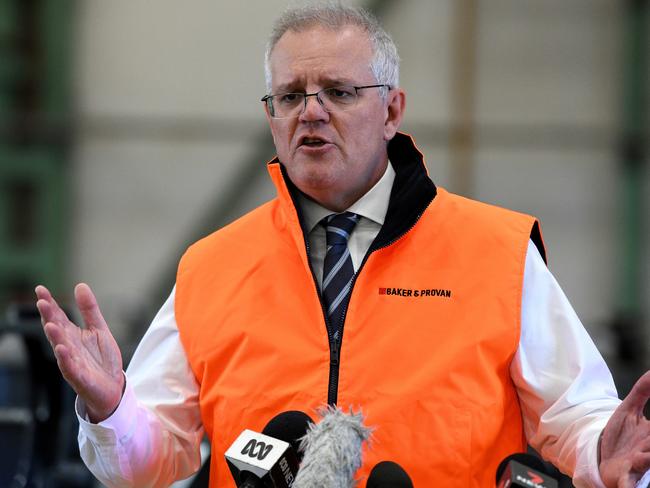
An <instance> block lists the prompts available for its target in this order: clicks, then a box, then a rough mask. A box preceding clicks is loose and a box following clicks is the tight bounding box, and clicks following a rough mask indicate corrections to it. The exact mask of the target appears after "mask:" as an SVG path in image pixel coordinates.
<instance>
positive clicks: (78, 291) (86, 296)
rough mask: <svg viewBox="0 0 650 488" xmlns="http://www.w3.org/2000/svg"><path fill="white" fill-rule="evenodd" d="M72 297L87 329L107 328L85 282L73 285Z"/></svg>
mask: <svg viewBox="0 0 650 488" xmlns="http://www.w3.org/2000/svg"><path fill="white" fill-rule="evenodd" d="M74 298H75V300H76V302H77V307H79V312H81V317H82V318H83V320H84V324H85V325H86V328H87V329H97V330H108V325H106V321H105V320H104V317H103V316H102V313H101V312H100V310H99V305H97V299H96V298H95V295H94V294H93V292H92V290H91V289H90V287H89V286H88V285H87V284H86V283H79V284H78V285H77V286H75V288H74Z"/></svg>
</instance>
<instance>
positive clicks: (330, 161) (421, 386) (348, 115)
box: [36, 6, 650, 488]
mask: <svg viewBox="0 0 650 488" xmlns="http://www.w3.org/2000/svg"><path fill="white" fill-rule="evenodd" d="M266 69H267V70H266V75H267V90H268V93H269V95H267V96H265V97H264V98H263V101H264V108H265V111H266V117H267V120H268V122H269V125H270V128H271V132H272V134H273V139H274V142H275V146H276V149H277V155H278V158H277V159H276V160H274V161H272V162H271V163H270V164H269V172H270V174H271V177H272V179H273V181H274V183H275V184H276V186H277V189H278V198H277V199H275V200H273V201H271V202H269V203H267V204H266V205H263V206H262V207H260V208H258V209H256V210H254V211H253V212H251V213H250V214H248V215H246V216H244V217H243V218H241V219H239V220H237V221H236V222H234V223H233V224H231V225H229V226H227V227H225V228H224V229H221V230H220V231H218V232H216V233H214V234H212V235H211V236H209V237H207V238H206V239H203V240H202V241H199V242H198V243H197V244H195V245H194V246H192V247H191V248H190V249H189V250H188V252H187V253H186V254H185V256H184V257H183V259H182V261H181V263H180V265H179V271H178V276H177V282H176V287H175V289H174V291H173V292H172V295H171V296H170V298H169V300H168V301H167V302H166V303H165V305H163V308H162V309H161V311H160V312H159V314H158V315H157V316H156V318H155V319H154V322H153V323H152V325H151V327H150V329H149V331H148V332H147V333H146V335H145V337H144V338H143V340H142V342H141V344H140V346H139V348H138V350H137V351H136V353H135V355H134V357H133V359H132V362H131V364H130V366H129V369H128V371H127V373H126V375H124V374H123V373H122V360H121V355H120V352H119V349H118V347H117V345H116V343H115V341H114V340H113V338H112V336H111V334H110V332H109V330H108V327H107V326H106V324H105V322H104V320H103V318H102V316H101V313H100V311H99V308H98V306H97V303H96V301H95V298H94V296H93V294H92V292H91V291H90V289H89V287H88V286H87V285H84V284H81V285H78V286H77V287H76V289H75V297H76V300H77V304H78V306H79V309H80V311H81V315H82V317H83V320H84V322H85V324H86V326H87V328H86V329H85V330H81V329H79V328H77V327H76V326H75V325H74V324H72V323H71V322H70V321H69V320H68V319H67V317H66V316H65V315H64V313H63V312H62V311H61V309H60V308H59V307H58V306H57V305H56V302H55V301H54V299H53V298H52V297H51V295H50V294H49V292H48V291H47V290H46V289H45V288H44V287H41V286H39V287H37V289H36V293H37V296H38V302H37V305H38V308H39V310H40V313H41V316H42V319H43V323H44V330H45V333H46V335H47V337H48V339H49V340H50V342H51V343H52V346H53V348H54V352H55V354H56V357H57V361H58V363H59V366H60V368H61V371H62V373H63V375H64V376H65V378H66V379H67V380H68V382H69V383H70V384H71V385H72V387H73V388H74V389H75V391H76V392H77V393H78V395H79V401H78V404H77V410H78V413H79V415H80V436H79V439H80V447H81V453H82V456H83V458H84V460H85V462H86V463H87V464H88V466H89V467H90V468H91V470H92V471H93V472H94V473H95V475H96V476H97V477H98V478H99V479H100V480H102V481H103V482H104V483H105V484H106V485H108V486H137V487H143V486H166V485H168V484H169V483H170V482H171V481H173V480H175V479H179V478H183V477H186V476H188V475H190V474H191V473H192V472H193V471H195V470H196V469H197V468H198V466H199V455H198V445H199V442H200V440H201V437H202V435H203V432H204V429H205V431H206V432H207V433H208V435H209V437H210V439H211V442H212V450H213V456H212V466H211V486H213V487H222V486H232V481H231V480H230V479H229V474H228V472H227V469H225V463H224V461H223V453H224V451H225V450H226V448H227V447H228V445H229V444H230V443H231V442H232V441H233V440H234V438H235V437H236V436H237V435H238V434H239V433H240V432H241V430H242V429H243V428H252V429H257V430H260V429H261V428H262V427H263V425H264V424H265V423H266V422H267V421H268V420H269V419H270V418H271V417H272V416H274V415H275V414H277V413H279V412H282V411H286V410H302V411H305V412H307V413H313V410H314V409H315V408H316V407H318V406H319V405H322V404H324V403H326V402H328V403H336V404H338V405H340V406H342V407H344V408H346V407H348V406H355V407H361V409H362V410H363V411H364V413H365V414H366V416H367V422H368V424H370V425H372V426H373V427H374V428H375V431H374V440H373V442H372V444H371V446H370V448H369V449H368V450H367V451H366V452H365V458H364V460H365V464H364V467H363V468H362V470H361V472H360V474H359V476H360V477H361V478H363V477H364V476H366V475H367V473H368V471H369V469H370V468H372V466H373V465H374V464H376V463H377V462H378V461H380V460H382V459H390V460H393V461H396V462H398V463H399V464H401V465H402V466H403V467H404V468H405V469H406V471H407V472H408V473H409V475H410V476H411V477H412V478H413V480H414V483H415V485H416V486H459V487H460V486H462V487H466V486H477V487H488V486H493V483H494V472H495V469H496V465H497V464H498V462H499V461H500V460H501V459H502V458H503V457H505V456H506V455H507V454H510V453H512V452H515V451H521V450H522V449H523V448H524V445H525V440H524V436H525V437H526V438H527V439H528V441H529V442H530V443H531V444H532V445H533V446H534V447H536V448H537V449H538V450H539V451H540V452H541V453H542V454H543V455H544V456H545V457H546V458H547V459H549V460H550V461H552V462H553V463H555V464H556V465H557V466H559V467H560V468H561V469H562V470H564V471H565V472H567V473H569V474H570V475H572V476H574V481H575V483H576V484H577V485H578V486H603V484H604V486H607V487H610V488H613V487H631V486H634V484H635V483H636V482H637V481H638V480H639V479H640V478H641V476H642V475H643V473H644V472H645V471H646V470H647V469H648V468H649V467H650V436H649V433H650V427H649V425H648V424H649V423H648V422H647V421H646V420H645V419H644V418H643V415H642V409H643V406H644V404H645V401H646V400H647V398H648V397H649V396H650V375H649V374H646V375H645V376H643V377H642V378H641V379H640V380H639V382H638V383H637V385H635V388H634V389H633V391H632V392H631V394H630V395H629V396H628V398H627V399H626V400H625V401H623V402H622V403H621V402H620V401H619V400H618V399H617V398H616V392H615V389H614V386H613V383H612V379H611V375H610V374H609V371H608V370H607V367H606V366H605V364H604V362H603V360H602V358H601V357H600V355H599V354H598V352H597V351H596V349H595V347H594V345H593V343H592V342H591V340H590V339H589V337H588V336H587V334H586V332H585V331H584V329H583V328H582V326H581V324H580V323H579V321H578V319H577V317H575V314H574V312H573V311H572V309H571V307H570V305H569V304H568V302H567V301H566V298H565V297H564V295H563V293H562V292H561V290H560V289H559V287H558V285H557V283H556V282H555V280H554V279H553V277H552V276H551V275H550V273H549V271H548V269H547V268H546V265H545V263H544V260H543V256H544V248H543V243H542V241H541V233H540V231H539V225H538V223H537V222H536V220H535V219H534V218H532V217H529V216H526V215H521V214H517V213H514V212H510V211H507V210H503V209H498V208H495V207H491V206H488V205H484V204H480V203H478V202H472V201H470V200H466V199H463V198H461V197H458V196H455V195H451V194H449V193H448V192H446V191H444V190H443V189H440V188H436V187H435V185H434V184H433V183H432V182H431V180H430V179H429V178H428V176H427V174H426V170H425V167H424V164H423V161H422V156H421V154H420V153H419V152H418V151H417V149H416V148H415V146H414V145H413V142H412V141H411V140H410V138H408V137H407V136H405V135H403V134H399V133H398V132H397V131H398V128H399V126H400V122H401V120H402V116H403V114H404V107H405V93H404V91H403V90H402V89H401V88H399V86H398V57H397V52H396V49H395V46H394V44H393V42H392V40H391V39H390V37H389V36H388V35H387V34H386V33H385V32H384V31H383V29H382V28H381V27H380V26H379V25H378V24H377V23H376V21H375V20H374V19H372V18H371V17H369V16H368V15H367V14H365V13H363V12H361V11H359V10H355V9H349V8H343V7H338V6H337V7H330V6H328V7H312V8H307V9H299V10H294V11H290V12H288V13H286V14H285V15H284V16H283V17H282V18H281V19H280V20H279V21H278V22H277V23H276V26H275V30H274V32H273V35H272V37H271V39H270V42H269V47H268V50H267V63H266ZM601 433H602V435H601Z"/></svg>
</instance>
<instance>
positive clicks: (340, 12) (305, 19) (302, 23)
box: [264, 2, 399, 93]
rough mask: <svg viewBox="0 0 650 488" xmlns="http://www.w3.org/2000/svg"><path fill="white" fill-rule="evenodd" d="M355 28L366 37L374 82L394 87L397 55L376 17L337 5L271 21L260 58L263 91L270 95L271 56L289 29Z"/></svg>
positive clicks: (301, 9) (290, 12) (294, 11)
mask: <svg viewBox="0 0 650 488" xmlns="http://www.w3.org/2000/svg"><path fill="white" fill-rule="evenodd" d="M349 25H352V26H356V27H359V28H360V29H362V30H363V31H365V32H366V33H367V34H368V39H369V40H370V43H371V45H372V48H373V57H372V60H371V61H370V69H371V70H372V73H373V74H374V76H375V80H376V82H377V83H381V84H386V85H390V86H391V87H396V86H398V83H399V55H398V54H397V47H396V46H395V42H393V39H392V38H391V37H390V35H389V34H388V33H387V32H386V31H385V30H384V28H383V27H382V26H381V24H380V23H379V21H378V20H377V18H376V17H375V16H374V15H372V14H371V13H370V12H368V11H366V10H364V9H361V8H355V7H347V6H344V5H341V4H340V3H333V2H330V3H327V4H325V5H312V6H306V7H299V8H294V9H290V10H287V11H286V12H284V14H282V15H281V16H280V18H278V19H277V20H276V21H275V24H274V25H273V30H272V31H271V36H270V37H269V40H268V42H267V44H266V53H265V56H264V77H265V81H266V91H267V93H271V82H272V80H271V62H270V59H271V53H272V52H273V48H274V47H275V45H276V44H277V42H278V41H279V40H280V38H281V37H282V36H283V35H284V34H285V33H286V32H287V31H289V30H291V31H294V32H301V31H304V30H307V29H309V28H311V27H315V26H321V27H325V28H327V29H331V30H336V29H340V28H342V27H345V26H349Z"/></svg>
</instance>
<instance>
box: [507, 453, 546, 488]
mask: <svg viewBox="0 0 650 488" xmlns="http://www.w3.org/2000/svg"><path fill="white" fill-rule="evenodd" d="M496 474H497V475H496V481H497V488H510V487H512V488H557V480H555V479H554V478H552V477H551V476H550V475H549V474H548V473H547V471H546V467H545V466H544V463H543V462H542V461H541V460H540V459H539V458H537V457H535V456H533V455H531V454H524V453H515V454H511V455H510V456H507V457H506V458H505V459H504V460H503V461H501V463H500V464H499V467H498V468H497V473H496Z"/></svg>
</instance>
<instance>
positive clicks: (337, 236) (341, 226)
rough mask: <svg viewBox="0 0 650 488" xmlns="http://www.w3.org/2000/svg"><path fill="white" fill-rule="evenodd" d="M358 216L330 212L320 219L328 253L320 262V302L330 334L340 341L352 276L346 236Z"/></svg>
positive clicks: (347, 237)
mask: <svg viewBox="0 0 650 488" xmlns="http://www.w3.org/2000/svg"><path fill="white" fill-rule="evenodd" d="M357 222H359V216H358V215H357V214H354V213H352V212H344V213H342V214H332V215H329V216H327V217H325V218H324V219H323V221H322V224H323V226H324V227H325V230H326V236H327V239H326V241H327V252H326V253H325V262H324V263H323V285H322V287H321V289H322V294H323V302H324V303H325V307H326V310H327V317H328V318H329V322H330V326H331V328H332V330H331V331H330V335H331V337H332V338H333V339H335V340H339V339H340V333H341V327H342V325H343V311H344V310H345V309H346V308H347V304H348V300H349V299H350V286H351V285H352V277H353V276H354V268H353V267H352V258H351V257H350V249H349V248H348V239H349V238H350V234H351V233H352V229H354V226H355V225H356V224H357Z"/></svg>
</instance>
